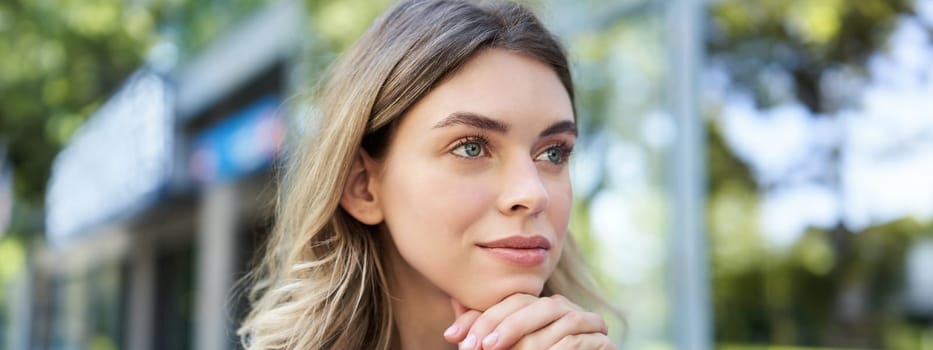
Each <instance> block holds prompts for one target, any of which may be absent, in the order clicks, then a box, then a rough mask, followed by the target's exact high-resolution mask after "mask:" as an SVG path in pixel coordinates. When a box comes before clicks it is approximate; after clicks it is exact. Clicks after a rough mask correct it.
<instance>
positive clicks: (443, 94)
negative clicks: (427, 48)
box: [403, 49, 574, 128]
mask: <svg viewBox="0 0 933 350" xmlns="http://www.w3.org/2000/svg"><path fill="white" fill-rule="evenodd" d="M459 111H468V112H472V113H477V114H482V115H486V116H490V117H492V118H495V119H499V120H502V121H504V122H507V123H510V124H517V126H518V128H521V126H522V125H526V124H529V123H530V124H538V123H540V124H541V125H548V124H550V123H553V122H555V121H561V120H573V119H574V118H573V107H572V105H571V102H570V96H569V94H567V91H566V89H565V88H564V86H563V84H562V83H561V81H560V78H558V76H557V73H555V72H554V70H553V69H552V68H551V67H550V66H548V65H546V64H544V63H542V62H540V61H538V60H536V59H533V58H531V57H528V56H525V55H523V54H519V53H515V52H510V51H506V50H503V49H489V50H484V51H482V52H480V53H478V54H477V55H476V56H474V57H472V58H471V59H470V60H469V61H467V63H466V64H464V66H463V67H461V68H460V69H459V70H458V71H457V72H456V73H454V74H453V75H452V76H451V77H449V78H447V79H446V80H444V81H443V82H442V83H441V84H439V85H438V86H436V87H435V88H434V89H433V90H431V92H429V93H428V94H427V95H425V97H423V98H422V99H421V100H420V101H418V103H417V104H415V106H413V107H412V109H410V110H409V113H408V114H407V115H406V117H405V119H406V120H405V121H403V124H408V123H409V120H410V122H411V123H414V124H419V125H421V124H424V125H428V124H430V125H433V123H434V122H437V121H438V120H440V119H443V118H445V117H447V115H448V114H449V113H452V112H459ZM529 126H532V125H529Z"/></svg>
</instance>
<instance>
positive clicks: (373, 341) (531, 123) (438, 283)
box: [239, 0, 612, 349]
mask: <svg viewBox="0 0 933 350" xmlns="http://www.w3.org/2000/svg"><path fill="white" fill-rule="evenodd" d="M321 92H322V95H321V96H320V98H319V101H318V105H317V106H318V108H319V111H320V116H321V124H320V125H319V127H318V130H317V133H316V135H314V136H313V137H311V136H309V137H307V139H306V140H304V141H303V144H302V145H301V146H300V147H299V148H298V149H297V150H296V152H297V153H295V154H293V155H292V156H291V157H290V160H289V162H290V164H289V167H288V169H287V172H286V174H285V179H284V184H283V185H282V189H281V193H280V196H279V202H278V206H277V222H276V226H275V228H274V230H273V232H272V236H271V238H270V242H269V244H268V247H267V250H266V251H265V255H264V258H263V260H262V262H261V264H260V266H259V267H258V269H257V270H256V271H254V273H253V276H252V277H253V280H254V286H253V289H252V291H251V293H250V300H251V305H252V310H251V312H250V313H249V315H248V316H247V317H246V319H245V321H244V322H243V325H242V328H241V329H240V330H239V334H240V335H241V337H242V338H243V341H244V344H245V346H246V347H248V348H250V349H269V348H275V349H443V348H454V347H456V346H455V344H459V347H460V348H463V349H508V348H513V349H549V348H554V349H571V348H573V349H603V348H612V345H611V343H610V341H609V339H608V337H607V336H606V334H607V329H606V325H605V322H603V319H602V318H601V317H600V316H599V315H597V314H595V313H592V312H588V311H585V310H584V309H582V308H581V307H580V306H578V305H577V304H576V303H575V302H581V303H585V302H588V301H589V302H597V303H599V302H600V299H599V298H598V296H597V295H596V294H595V293H593V292H592V289H591V288H589V287H588V286H587V285H586V284H585V283H584V281H585V280H586V279H584V278H582V276H585V273H584V272H583V271H582V270H581V269H580V263H579V260H578V259H577V253H576V252H575V251H574V245H573V242H572V240H571V238H570V236H569V235H567V222H568V220H569V216H570V208H571V198H572V195H571V187H570V178H569V172H568V167H567V160H568V157H569V156H570V153H571V149H572V147H573V143H574V141H575V139H576V128H575V124H574V121H575V116H574V106H573V86H572V82H571V78H570V72H569V69H568V64H567V60H566V57H565V55H564V53H563V51H562V49H561V47H560V45H559V44H558V42H557V41H556V40H555V39H554V37H553V36H552V35H551V34H550V33H548V32H547V30H546V29H544V28H543V27H542V26H541V24H540V23H539V22H538V21H537V19H536V18H535V17H534V15H533V14H531V13H530V12H529V11H528V10H526V9H525V8H522V7H520V6H518V5H514V4H510V3H484V4H473V3H468V2H465V1H454V0H451V1H443V0H441V1H433V0H416V1H403V2H401V3H399V4H397V5H396V6H395V7H394V8H393V9H391V10H389V11H388V12H387V13H386V14H384V15H383V16H382V17H380V18H379V19H378V20H377V21H376V22H375V23H374V24H373V25H372V27H371V28H370V29H369V30H368V31H367V32H366V33H365V34H364V35H363V36H362V38H361V39H360V40H359V41H358V42H357V43H356V45H355V46H354V47H353V48H352V49H351V50H350V51H348V52H347V53H346V54H345V56H344V57H342V58H341V59H340V60H339V61H338V62H337V63H336V64H335V65H334V66H333V67H332V70H331V72H330V75H329V79H328V80H327V81H326V82H325V84H324V85H323V89H322V91H321ZM571 300H573V301H571ZM601 305H603V306H605V304H604V303H603V304H601Z"/></svg>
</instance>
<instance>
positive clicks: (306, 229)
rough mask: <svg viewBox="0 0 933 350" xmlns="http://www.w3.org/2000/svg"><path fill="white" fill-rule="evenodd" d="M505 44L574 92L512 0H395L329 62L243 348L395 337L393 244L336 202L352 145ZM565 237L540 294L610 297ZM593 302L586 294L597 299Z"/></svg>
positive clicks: (370, 344)
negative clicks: (388, 252)
mask: <svg viewBox="0 0 933 350" xmlns="http://www.w3.org/2000/svg"><path fill="white" fill-rule="evenodd" d="M489 48H497V49H505V50H509V51H512V52H517V53H520V54H524V55H527V56H528V57H531V58H534V59H536V60H539V61H540V62H543V63H545V64H547V65H548V66H550V67H551V68H553V70H554V72H555V73H557V76H558V77H559V78H560V81H561V83H562V84H563V86H564V88H566V90H567V93H568V94H569V96H570V99H571V102H572V101H573V96H574V94H573V82H572V80H571V76H570V70H569V67H568V63H567V58H566V55H565V53H564V51H563V49H562V47H561V45H560V44H559V43H558V41H557V39H556V38H555V37H554V36H553V35H552V34H551V33H550V32H548V31H547V30H546V29H545V28H544V26H542V25H541V23H540V22H539V21H538V20H537V18H536V17H535V16H534V14H533V13H532V12H531V11H529V10H528V9H526V8H524V7H522V6H520V5H517V4H514V3H509V2H483V3H473V2H468V1H462V0H413V1H402V2H400V3H398V4H396V5H395V6H394V7H393V8H392V9H390V10H389V11H387V12H386V13H385V14H383V15H382V16H381V17H379V18H378V19H377V20H376V21H375V23H373V25H372V26H371V27H370V28H369V29H368V30H367V31H366V32H365V33H364V34H363V36H362V37H361V38H360V39H359V40H358V41H357V42H356V43H355V45H354V46H353V47H352V48H351V49H350V50H349V51H347V52H346V53H345V54H344V55H343V56H342V57H341V58H340V59H338V61H337V62H335V64H334V65H332V66H331V68H330V70H329V73H328V75H327V78H326V80H324V84H323V85H322V87H321V89H320V90H319V91H318V93H319V95H318V96H317V99H316V104H315V105H316V106H317V108H318V117H320V121H319V126H318V131H317V133H316V134H315V135H313V136H311V135H305V136H303V140H301V144H300V145H299V146H298V147H297V148H296V149H295V150H294V153H292V154H290V155H289V157H288V160H287V162H288V164H287V167H286V169H285V173H284V177H283V178H282V183H281V185H280V188H279V194H278V197H277V202H276V212H275V215H276V222H275V225H274V227H273V230H272V232H271V235H270V237H269V240H268V242H267V244H266V247H265V251H264V252H262V254H263V255H262V256H261V260H260V261H259V263H258V264H257V265H256V267H255V269H254V270H252V271H251V272H250V273H249V274H248V275H247V277H246V279H245V280H244V281H246V283H248V284H249V285H250V290H249V293H248V300H249V305H250V311H249V313H248V314H247V316H246V318H245V319H244V320H243V322H242V324H241V327H240V328H239V330H238V331H237V333H238V335H239V336H240V338H241V341H242V343H243V346H244V347H246V348H248V349H389V347H390V346H391V344H392V342H393V340H394V339H392V338H393V336H395V335H394V334H395V325H394V318H393V311H392V307H391V302H390V300H391V291H390V290H389V289H388V283H387V278H386V276H387V272H386V265H385V263H384V262H383V261H382V260H381V259H382V258H381V256H382V254H383V253H382V250H384V249H388V248H386V247H388V246H390V245H388V244H386V242H381V241H380V239H381V238H380V235H378V234H375V233H376V231H377V230H379V229H380V227H377V226H367V225H364V224H362V223H360V222H359V221H357V220H356V219H354V218H353V217H352V216H350V215H349V214H347V213H346V212H345V211H344V210H343V209H342V208H340V207H339V205H338V202H339V200H340V197H341V194H342V192H343V188H344V185H345V182H346V179H347V175H348V172H349V169H350V165H351V164H352V161H353V158H354V156H355V155H356V154H357V152H358V150H359V149H360V147H363V148H364V149H365V150H366V151H367V152H368V153H369V154H370V155H372V156H373V157H379V156H380V155H382V154H383V153H384V151H385V149H386V148H387V142H388V140H389V136H390V133H391V131H392V130H393V125H395V124H396V123H397V122H398V121H399V119H400V118H401V117H402V116H403V114H404V113H405V112H406V111H407V110H408V109H409V108H410V107H411V106H412V105H414V104H415V103H416V102H417V101H418V100H419V99H421V98H422V97H423V96H424V95H425V94H427V93H428V91H430V90H431V88H433V87H434V86H436V85H438V84H439V83H440V82H441V81H442V80H443V79H444V78H445V77H447V76H449V75H450V74H451V73H452V72H455V71H456V70H457V69H458V68H459V67H461V66H462V65H463V64H464V63H465V62H466V61H467V60H469V59H470V58H471V57H472V56H473V55H475V54H476V53H477V52H479V51H481V50H484V49H489ZM586 276H588V274H587V273H586V272H585V269H584V268H583V264H582V262H581V260H580V259H579V254H578V253H577V251H576V246H575V244H574V242H573V240H572V237H570V236H569V235H568V236H567V239H566V243H565V244H564V251H563V252H562V255H561V259H560V261H559V262H558V265H557V268H556V270H555V272H554V273H553V274H552V276H551V277H550V278H549V279H548V281H547V282H546V283H545V288H544V292H543V294H544V295H551V294H562V295H565V296H567V297H568V298H570V299H571V300H574V301H576V302H578V303H583V304H584V305H603V306H608V304H606V303H605V302H604V301H603V300H602V299H601V298H600V297H599V296H598V294H596V293H595V292H594V289H593V288H592V287H591V283H590V282H589V281H590V279H589V278H587V277H586ZM594 303H595V304H594Z"/></svg>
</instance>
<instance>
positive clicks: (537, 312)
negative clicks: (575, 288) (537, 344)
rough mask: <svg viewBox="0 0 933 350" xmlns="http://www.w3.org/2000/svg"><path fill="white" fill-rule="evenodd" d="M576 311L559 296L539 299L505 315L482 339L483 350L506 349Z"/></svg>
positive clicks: (571, 304) (573, 305)
mask: <svg viewBox="0 0 933 350" xmlns="http://www.w3.org/2000/svg"><path fill="white" fill-rule="evenodd" d="M577 310H578V308H577V307H576V305H575V304H573V303H571V302H570V301H569V300H567V299H566V298H564V297H562V296H559V295H555V296H551V297H543V298H539V299H538V300H536V301H535V302H534V303H532V304H530V305H528V306H526V307H524V308H522V309H519V310H518V311H516V312H514V313H512V314H510V315H507V316H506V318H505V319H503V320H502V322H500V323H499V325H498V326H496V328H495V330H493V331H492V333H489V335H488V336H487V337H486V338H484V339H483V349H491V350H499V349H508V348H509V347H511V346H512V345H515V343H516V342H518V341H519V340H521V339H522V337H524V336H525V335H528V334H532V333H534V332H535V331H537V330H539V329H542V328H544V327H547V326H548V325H549V324H551V323H553V322H554V321H556V320H558V319H560V318H561V317H563V316H564V315H566V314H567V313H568V312H571V311H577Z"/></svg>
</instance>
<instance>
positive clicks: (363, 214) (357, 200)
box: [340, 149, 384, 225]
mask: <svg viewBox="0 0 933 350" xmlns="http://www.w3.org/2000/svg"><path fill="white" fill-rule="evenodd" d="M375 171H376V162H375V161H374V160H373V159H372V158H370V157H369V154H367V153H366V151H364V150H363V149H360V151H359V153H358V154H357V156H356V157H355V158H354V159H353V164H352V165H350V174H349V175H348V176H347V183H346V185H344V188H343V195H342V196H341V197H340V206H341V207H343V209H344V210H346V211H347V213H350V215H351V216H353V217H354V218H356V219H357V220H359V221H360V222H362V223H364V224H366V225H376V224H379V223H381V222H382V220H383V219H384V216H383V213H382V206H381V205H380V203H379V197H378V196H377V194H376V192H375V191H374V189H375V187H376V186H375V184H376V183H375V181H376V178H375V177H374V176H373V175H374V174H375Z"/></svg>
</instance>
